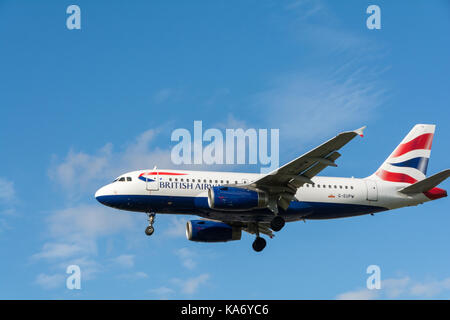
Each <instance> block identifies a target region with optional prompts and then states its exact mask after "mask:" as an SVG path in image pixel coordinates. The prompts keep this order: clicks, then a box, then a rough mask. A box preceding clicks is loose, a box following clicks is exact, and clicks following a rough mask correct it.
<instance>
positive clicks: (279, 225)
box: [270, 216, 285, 232]
mask: <svg viewBox="0 0 450 320" xmlns="http://www.w3.org/2000/svg"><path fill="white" fill-rule="evenodd" d="M284 224H285V222H284V219H283V218H282V217H280V216H275V217H274V218H273V219H272V221H271V222H270V227H271V228H272V230H273V231H275V232H277V231H280V230H281V229H283V227H284Z"/></svg>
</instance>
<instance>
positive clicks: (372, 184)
mask: <svg viewBox="0 0 450 320" xmlns="http://www.w3.org/2000/svg"><path fill="white" fill-rule="evenodd" d="M365 182H366V187H367V200H369V201H377V200H378V188H377V182H376V181H374V180H365Z"/></svg>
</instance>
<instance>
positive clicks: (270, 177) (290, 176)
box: [248, 126, 366, 213]
mask: <svg viewBox="0 0 450 320" xmlns="http://www.w3.org/2000/svg"><path fill="white" fill-rule="evenodd" d="M365 128H366V127H365V126H364V127H362V128H359V129H357V130H354V131H347V132H342V133H340V134H338V135H337V136H336V137H334V138H332V139H330V140H328V141H327V142H325V143H323V144H321V145H320V146H318V147H317V148H315V149H313V150H311V151H309V152H307V153H305V154H304V155H302V156H300V157H298V158H297V159H294V160H292V161H291V162H289V163H287V164H285V165H284V166H282V167H280V168H278V169H276V170H274V171H272V172H270V173H269V174H267V175H265V176H264V177H262V178H261V179H259V180H256V181H254V182H252V183H251V184H249V185H248V187H250V188H257V189H261V190H264V191H266V192H267V193H268V194H269V209H271V210H272V211H274V212H275V213H276V212H278V206H280V207H281V208H283V209H287V208H288V207H289V203H290V202H291V201H292V200H293V198H294V196H295V193H296V192H297V189H298V188H299V187H301V186H302V185H303V184H304V183H311V184H313V182H312V181H311V178H312V177H314V176H315V175H317V174H318V173H319V172H321V171H322V170H323V169H325V168H326V167H327V166H333V167H336V166H337V165H336V164H335V162H334V161H335V160H336V159H337V158H339V157H340V156H341V154H340V153H339V152H337V151H338V150H339V149H341V148H342V147H343V146H345V145H346V144H347V143H348V142H350V140H352V139H353V138H354V137H356V136H357V135H359V136H363V130H364V129H365ZM271 198H272V199H271Z"/></svg>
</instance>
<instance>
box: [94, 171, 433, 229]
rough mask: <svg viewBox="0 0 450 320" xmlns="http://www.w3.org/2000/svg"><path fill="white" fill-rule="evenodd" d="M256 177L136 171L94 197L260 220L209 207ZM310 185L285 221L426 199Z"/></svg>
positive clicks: (377, 189) (360, 183)
mask: <svg viewBox="0 0 450 320" xmlns="http://www.w3.org/2000/svg"><path fill="white" fill-rule="evenodd" d="M261 176H262V175H261V174H252V173H233V172H212V171H188V170H161V169H159V170H157V171H152V170H140V171H133V172H129V173H126V174H123V175H121V176H120V177H118V178H117V179H116V180H115V181H114V182H113V183H110V184H108V185H106V186H104V187H102V188H101V189H99V190H98V191H97V193H96V195H95V196H96V198H97V199H98V200H99V201H100V202H102V203H103V204H105V205H108V206H111V207H115V208H118V209H122V210H128V211H138V212H159V213H167V214H196V215H199V216H203V217H209V218H221V219H223V218H224V217H226V216H227V215H228V216H229V215H234V216H235V217H234V218H236V217H237V216H239V218H238V220H242V221H253V220H254V219H258V220H265V219H264V216H267V219H270V217H271V216H272V214H271V212H270V211H269V210H265V209H264V210H262V209H256V210H247V211H245V212H242V211H238V212H230V211H227V212H223V211H220V210H214V209H211V208H209V206H208V202H207V199H208V189H209V188H210V187H212V186H218V185H227V184H237V185H239V184H248V183H251V182H253V181H256V180H258V179H259V178H261ZM312 181H313V182H314V185H312V184H304V185H303V186H302V187H300V188H299V189H298V190H297V193H296V195H295V199H294V200H293V201H292V202H291V204H290V206H289V208H288V209H287V210H286V212H282V213H280V214H282V215H284V217H285V219H286V221H295V220H301V219H327V218H340V217H348V216H356V215H361V214H369V213H374V212H379V211H386V210H390V209H395V208H400V207H405V206H414V205H418V204H420V203H423V202H426V201H429V200H430V199H428V198H427V197H426V196H425V195H424V194H416V195H414V196H407V195H404V194H402V193H400V192H398V190H399V189H401V188H403V187H405V186H406V185H407V184H405V183H394V182H386V181H380V180H376V179H371V178H370V177H369V178H364V179H357V178H337V177H314V178H313V179H312Z"/></svg>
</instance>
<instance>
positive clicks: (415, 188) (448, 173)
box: [399, 169, 450, 194]
mask: <svg viewBox="0 0 450 320" xmlns="http://www.w3.org/2000/svg"><path fill="white" fill-rule="evenodd" d="M448 177H450V169H447V170H444V171H441V172H439V173H436V174H435V175H432V176H431V177H428V178H426V179H424V180H420V181H419V182H416V183H414V184H412V185H410V186H408V187H406V188H403V189H401V190H399V192H401V193H404V194H414V193H421V192H427V191H428V190H430V189H432V188H434V187H436V186H437V185H438V184H439V183H441V182H442V181H444V180H445V179H447V178H448Z"/></svg>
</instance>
